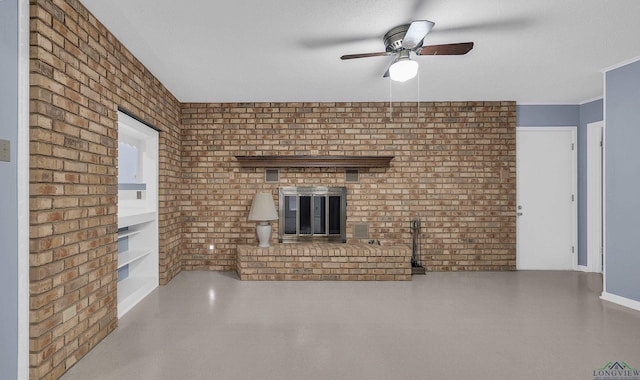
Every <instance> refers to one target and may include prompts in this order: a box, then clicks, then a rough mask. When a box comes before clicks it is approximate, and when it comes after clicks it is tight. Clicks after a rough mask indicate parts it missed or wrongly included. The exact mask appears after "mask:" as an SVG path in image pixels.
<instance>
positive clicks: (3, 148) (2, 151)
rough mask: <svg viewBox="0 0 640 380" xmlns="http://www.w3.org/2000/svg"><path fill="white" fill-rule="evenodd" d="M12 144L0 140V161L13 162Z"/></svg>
mask: <svg viewBox="0 0 640 380" xmlns="http://www.w3.org/2000/svg"><path fill="white" fill-rule="evenodd" d="M10 148H11V142H10V141H9V140H0V161H5V162H9V161H11V150H10Z"/></svg>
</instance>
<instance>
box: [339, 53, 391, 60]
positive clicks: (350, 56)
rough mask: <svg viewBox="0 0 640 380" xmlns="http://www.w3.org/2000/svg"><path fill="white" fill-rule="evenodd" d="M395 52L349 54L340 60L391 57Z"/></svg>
mask: <svg viewBox="0 0 640 380" xmlns="http://www.w3.org/2000/svg"><path fill="white" fill-rule="evenodd" d="M391 54H393V52H388V51H382V52H379V53H364V54H347V55H343V56H342V57H340V59H342V60H345V59H354V58H368V57H384V56H387V55H391Z"/></svg>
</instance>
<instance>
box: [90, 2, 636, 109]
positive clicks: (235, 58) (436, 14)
mask: <svg viewBox="0 0 640 380" xmlns="http://www.w3.org/2000/svg"><path fill="white" fill-rule="evenodd" d="M81 1H82V3H83V4H85V5H86V6H87V7H88V8H89V10H90V11H91V12H92V13H93V14H94V15H95V16H96V17H97V18H98V19H99V20H100V21H102V22H103V23H104V24H105V26H106V27H107V28H108V29H109V30H110V31H111V32H112V33H113V34H114V35H115V36H116V37H117V38H118V39H120V41H122V43H123V44H124V45H125V46H126V47H127V48H129V49H130V50H131V52H132V53H133V54H134V55H135V56H136V57H137V58H138V59H140V61H142V63H143V64H144V65H145V66H146V67H147V68H148V69H149V70H150V71H151V72H152V73H153V74H154V75H155V76H156V77H157V78H158V79H159V80H160V81H161V82H162V83H163V84H164V85H165V86H166V87H167V88H168V89H169V90H170V91H171V92H172V93H173V94H174V95H175V96H176V97H177V98H178V99H179V100H180V101H182V102H261V101H270V102H285V101H329V102H332V101H389V99H390V96H391V98H392V99H393V100H394V101H395V100H407V101H416V100H417V99H420V100H421V101H429V100H515V101H517V102H519V103H528V104H578V103H582V102H584V101H586V100H590V99H594V98H597V97H600V96H602V94H603V80H602V70H603V69H604V68H606V67H609V66H612V65H615V64H618V63H620V62H622V61H625V60H629V59H632V58H634V57H638V56H640V20H639V18H640V1H639V0H535V1H532V0H268V1H265V0H234V1H224V2H223V1H205V0H181V1H175V0H135V1H132V0H110V1H104V0H81ZM417 19H427V20H431V21H433V22H435V24H436V25H435V27H434V29H433V31H432V32H431V33H430V34H429V35H427V37H426V38H425V40H424V45H433V44H441V43H452V42H466V41H473V42H475V47H474V49H473V50H472V51H471V52H470V53H469V54H467V55H465V56H448V57H447V56H420V57H415V59H416V60H417V61H418V62H419V63H420V71H419V78H416V79H413V80H411V81H409V82H407V83H404V84H399V83H396V82H393V85H392V86H390V81H389V80H388V79H386V78H384V79H383V78H382V74H383V73H384V72H385V70H386V69H387V66H388V65H389V61H390V59H391V58H390V57H373V58H363V59H355V60H350V61H341V60H340V59H339V57H340V56H341V55H343V54H351V53H367V52H378V51H384V46H383V43H382V36H383V35H384V34H385V32H387V30H389V29H390V28H392V27H394V26H396V25H400V24H404V23H408V22H410V21H412V20H417Z"/></svg>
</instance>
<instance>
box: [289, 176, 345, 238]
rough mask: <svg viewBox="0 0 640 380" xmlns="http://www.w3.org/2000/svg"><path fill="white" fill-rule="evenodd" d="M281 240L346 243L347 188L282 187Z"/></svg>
mask: <svg viewBox="0 0 640 380" xmlns="http://www.w3.org/2000/svg"><path fill="white" fill-rule="evenodd" d="M279 205H280V221H279V225H278V240H279V241H280V242H281V243H294V242H301V241H329V242H342V243H345V242H346V241H347V188H346V187H324V186H311V187H292V186H287V187H281V188H280V195H279Z"/></svg>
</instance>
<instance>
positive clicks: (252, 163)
mask: <svg viewBox="0 0 640 380" xmlns="http://www.w3.org/2000/svg"><path fill="white" fill-rule="evenodd" d="M393 158H394V157H393V156H236V160H238V162H239V163H240V166H242V167H243V168H388V167H389V166H390V165H391V160H393Z"/></svg>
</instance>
